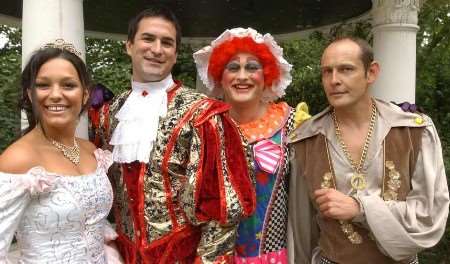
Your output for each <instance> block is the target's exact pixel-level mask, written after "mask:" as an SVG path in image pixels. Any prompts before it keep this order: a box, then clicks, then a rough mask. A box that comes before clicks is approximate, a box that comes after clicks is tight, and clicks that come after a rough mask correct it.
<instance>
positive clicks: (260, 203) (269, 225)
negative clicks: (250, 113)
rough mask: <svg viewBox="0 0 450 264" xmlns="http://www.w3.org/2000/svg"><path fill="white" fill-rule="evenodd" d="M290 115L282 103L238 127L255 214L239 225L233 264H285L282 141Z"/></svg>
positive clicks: (285, 172)
mask: <svg viewBox="0 0 450 264" xmlns="http://www.w3.org/2000/svg"><path fill="white" fill-rule="evenodd" d="M294 112H295V111H294V109H292V108H291V107H289V106H288V105H287V104H286V103H284V102H281V103H277V104H276V103H271V104H270V105H269V107H268V110H267V112H266V113H265V115H264V116H263V117H261V118H260V119H257V120H255V121H253V122H250V123H246V124H242V125H240V128H241V130H242V132H243V134H244V136H245V137H246V139H247V140H248V141H249V143H250V146H251V148H252V154H253V156H252V159H253V160H252V167H253V173H254V175H255V179H256V211H255V213H254V214H253V215H252V216H251V217H249V218H246V219H244V220H242V221H241V222H240V225H239V228H238V238H237V242H236V257H235V262H236V263H288V262H287V261H288V255H287V250H286V248H287V245H286V243H287V236H286V231H287V183H288V179H287V175H288V171H289V167H288V157H289V153H288V149H287V147H286V145H287V144H286V142H287V141H286V140H287V136H288V135H289V132H290V131H291V130H292V128H293V125H294Z"/></svg>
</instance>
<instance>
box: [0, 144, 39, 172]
mask: <svg viewBox="0 0 450 264" xmlns="http://www.w3.org/2000/svg"><path fill="white" fill-rule="evenodd" d="M38 157H39V153H38V150H37V149H36V145H35V144H33V142H32V141H30V139H29V138H27V137H22V138H20V139H19V140H17V141H16V142H14V143H13V144H11V145H10V146H9V147H8V148H7V149H6V150H5V151H4V152H3V153H2V154H1V155H0V172H5V173H14V174H16V173H17V174H22V173H26V172H27V171H28V170H29V169H31V168H32V167H34V166H36V164H37V159H38Z"/></svg>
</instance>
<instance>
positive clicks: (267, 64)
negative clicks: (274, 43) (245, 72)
mask: <svg viewBox="0 0 450 264" xmlns="http://www.w3.org/2000/svg"><path fill="white" fill-rule="evenodd" d="M239 52H245V53H250V54H253V55H254V56H256V57H257V58H258V59H259V62H260V63H261V64H262V66H263V73H264V84H265V86H266V87H271V86H272V84H273V83H274V82H275V81H277V80H278V79H279V78H280V70H279V68H278V65H277V61H276V59H275V57H274V56H273V54H272V52H271V51H270V49H269V48H268V47H267V46H266V45H264V44H263V43H256V42H255V41H254V40H253V39H252V38H251V37H243V38H237V37H234V38H232V39H231V40H228V41H225V42H224V43H222V44H220V45H219V46H217V47H216V48H215V49H214V50H213V51H212V53H211V57H210V58H209V65H208V74H209V75H211V76H212V78H213V79H214V81H215V82H216V83H219V82H220V81H221V80H222V74H223V71H224V69H225V65H226V64H227V63H228V62H229V61H230V59H231V58H232V57H233V56H234V55H236V53H239Z"/></svg>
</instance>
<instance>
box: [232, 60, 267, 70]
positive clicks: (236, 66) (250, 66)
mask: <svg viewBox="0 0 450 264" xmlns="http://www.w3.org/2000/svg"><path fill="white" fill-rule="evenodd" d="M243 68H244V70H245V71H246V72H247V73H255V72H256V71H258V70H261V69H262V68H263V67H262V65H261V64H260V63H259V62H258V61H256V60H251V61H248V62H247V63H245V65H244V66H243ZM225 70H227V71H229V72H232V73H236V72H238V71H240V70H241V64H240V63H239V62H238V61H236V60H232V61H230V62H229V63H228V64H227V65H226V66H225Z"/></svg>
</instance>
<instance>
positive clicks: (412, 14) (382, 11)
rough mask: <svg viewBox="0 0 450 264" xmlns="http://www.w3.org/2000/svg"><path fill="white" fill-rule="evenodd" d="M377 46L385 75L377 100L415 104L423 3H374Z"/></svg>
mask: <svg viewBox="0 0 450 264" xmlns="http://www.w3.org/2000/svg"><path fill="white" fill-rule="evenodd" d="M372 2H373V9H372V18H373V47H374V53H375V60H377V61H378V62H379V63H380V65H381V73H380V76H379V78H378V80H377V81H376V83H375V84H374V86H373V87H372V94H373V95H374V96H375V97H378V98H381V99H383V100H386V101H395V102H397V103H401V102H405V101H408V102H410V103H414V102H415V93H416V35H417V31H418V29H419V27H418V26H417V13H418V10H419V8H420V0H372Z"/></svg>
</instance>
